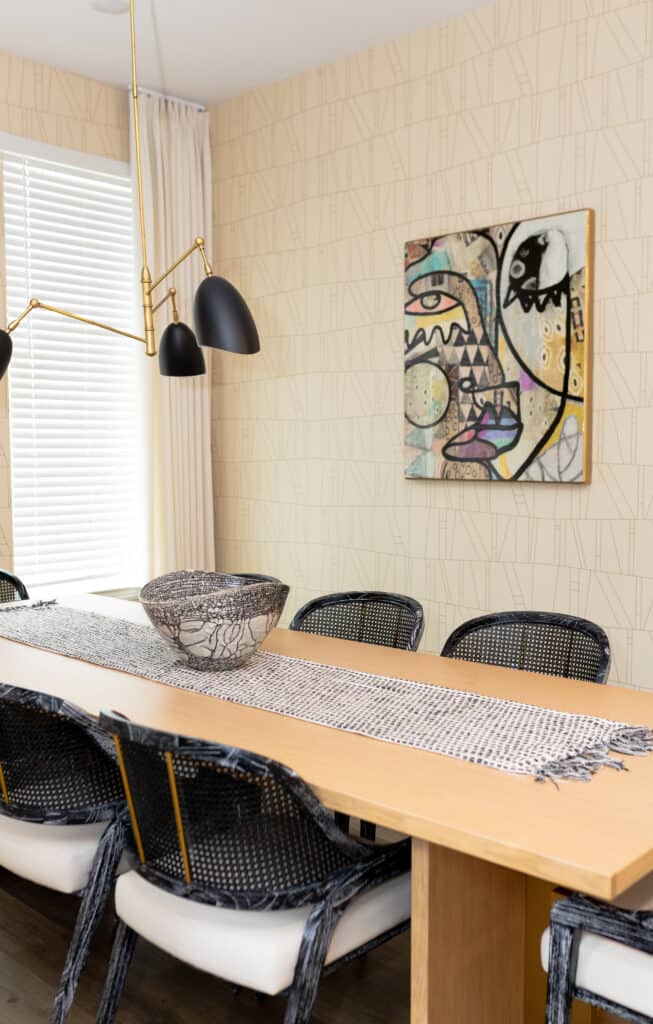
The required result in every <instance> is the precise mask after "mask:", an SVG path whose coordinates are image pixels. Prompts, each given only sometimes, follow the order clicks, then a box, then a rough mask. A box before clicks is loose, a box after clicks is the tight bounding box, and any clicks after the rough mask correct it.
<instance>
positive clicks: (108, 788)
mask: <svg viewBox="0 0 653 1024" xmlns="http://www.w3.org/2000/svg"><path fill="white" fill-rule="evenodd" d="M0 795H1V797H2V805H3V807H2V809H3V811H4V813H7V814H11V815H12V816H14V817H18V818H23V819H25V820H29V821H51V822H58V823H61V824H73V823H82V822H85V823H89V822H93V821H103V820H109V819H111V818H113V817H114V815H115V812H116V810H117V809H119V808H120V807H122V806H123V805H124V794H123V790H122V785H121V780H120V773H119V770H118V766H117V763H116V760H115V754H114V752H113V751H112V749H111V746H110V744H109V743H108V742H107V738H106V736H105V735H103V734H102V733H101V732H100V730H99V729H98V727H97V725H96V723H95V722H94V720H93V719H92V718H91V717H90V716H89V715H87V714H86V713H85V712H84V711H82V710H81V709H80V708H77V707H75V705H72V704H67V703H66V702H64V701H62V700H60V699H59V698H57V697H51V696H50V695H49V694H44V693H37V692H35V691H33V690H22V689H19V688H17V687H12V686H4V685H3V686H0Z"/></svg>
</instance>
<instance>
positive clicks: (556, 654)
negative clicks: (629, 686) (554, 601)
mask: <svg viewBox="0 0 653 1024" xmlns="http://www.w3.org/2000/svg"><path fill="white" fill-rule="evenodd" d="M442 654H443V656H444V657H446V658H461V659H463V660H464V661H476V662H482V663H483V664H486V665H503V666H505V667H507V668H518V669H524V670H526V671H528V672H542V673H544V674H546V675H553V676H565V677H566V678H568V679H583V680H585V681H587V682H592V683H605V681H606V679H607V677H608V671H609V668H610V643H609V641H608V638H607V636H606V634H605V633H604V631H603V630H602V629H601V627H600V626H597V625H596V624H595V623H593V622H589V621H588V620H587V619H579V618H576V617H575V616H573V615H559V614H556V613H555V612H500V613H498V614H496V615H482V616H480V617H479V618H477V619H470V620H469V621H468V622H464V623H463V624H462V625H461V626H459V627H458V628H457V629H455V630H454V632H453V633H452V634H451V636H450V637H449V638H448V640H447V641H446V643H445V645H444V647H443V648H442Z"/></svg>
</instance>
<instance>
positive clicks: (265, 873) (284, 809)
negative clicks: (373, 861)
mask: <svg viewBox="0 0 653 1024" xmlns="http://www.w3.org/2000/svg"><path fill="white" fill-rule="evenodd" d="M100 725H101V727H102V728H104V729H105V730H106V731H107V733H108V734H109V735H111V737H112V738H113V740H114V742H115V744H116V749H117V751H118V756H119V760H120V763H121V770H122V773H123V782H124V785H125V791H126V793H127V798H128V804H129V809H130V812H131V816H132V829H133V832H134V838H135V841H136V848H137V851H138V855H139V859H140V867H139V871H140V872H141V874H143V875H144V876H145V877H146V878H148V879H149V880H150V881H152V882H154V883H155V884H156V885H158V886H160V887H161V888H164V889H166V890H168V891H171V892H174V893H176V894H177V895H180V896H186V897H188V898H190V899H196V900H199V901H202V902H206V901H210V902H213V903H217V904H221V905H223V906H229V907H234V908H240V909H243V908H246V909H258V910H266V909H276V908H279V907H289V906H298V905H301V904H303V903H307V902H313V901H314V900H316V899H319V898H321V896H322V895H323V894H324V893H325V892H326V891H328V876H330V875H331V876H333V873H334V872H338V871H339V870H340V869H345V868H348V867H350V866H351V865H352V864H354V863H358V862H360V861H361V860H363V859H365V858H367V857H370V856H374V855H375V852H376V851H375V848H374V847H370V846H366V845H364V844H362V843H360V842H359V841H358V840H355V839H353V838H352V837H350V836H346V835H345V834H344V833H343V832H341V831H340V829H339V828H338V827H337V826H336V825H335V824H334V822H333V819H332V817H331V816H330V814H329V813H328V811H327V810H326V808H325V807H323V806H322V804H321V803H320V802H319V801H318V800H317V798H316V797H315V796H314V794H313V793H312V792H311V790H310V789H309V788H308V787H307V786H306V785H305V783H304V782H302V780H301V779H300V778H298V776H296V775H295V774H294V772H292V771H290V769H288V768H286V767H284V766H283V765H281V764H278V763H277V762H275V761H270V760H268V759H267V758H264V757H260V756H258V755H256V754H251V753H248V752H247V751H243V750H239V749H237V748H235V747H223V746H220V745H217V744H212V743H208V742H206V741H203V740H198V739H191V738H186V737H182V736H176V735H174V734H171V733H165V732H158V731H156V730H154V729H149V728H147V727H146V726H141V725H135V724H134V723H132V722H130V721H128V720H127V719H124V718H122V717H120V716H117V715H115V714H109V713H103V714H102V715H101V716H100ZM325 880H326V881H325Z"/></svg>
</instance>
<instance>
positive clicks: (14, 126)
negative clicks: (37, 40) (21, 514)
mask: <svg viewBox="0 0 653 1024" xmlns="http://www.w3.org/2000/svg"><path fill="white" fill-rule="evenodd" d="M0 132H10V133H11V134H12V135H19V136H22V137H23V138H27V139H35V140H37V141H39V142H47V143H49V144H50V145H54V146H64V147H65V148H67V149H78V150H81V151H82V152H84V153H92V154H94V155H97V156H103V157H110V158H111V159H113V160H128V159H129V110H128V99H127V92H126V91H123V90H120V89H113V88H111V87H110V86H107V85H102V84H101V83H99V82H93V81H90V80H89V79H87V78H80V77H79V76H78V75H71V74H68V73H67V72H65V71H59V70H57V69H56V68H51V67H48V66H46V65H44V64H35V63H34V62H33V61H29V60H24V59H23V58H22V57H16V56H14V55H13V54H8V53H2V52H0ZM0 171H1V166H0ZM4 259H5V247H4V236H3V230H2V203H0V320H1V321H2V324H3V326H4V324H6V322H7V317H6V315H5V314H6V309H5V294H4V289H5V273H4ZM10 312H11V314H15V313H17V312H20V310H11V311H10ZM12 563H13V559H12V527H11V486H10V467H9V409H8V392H7V378H6V377H5V379H4V380H3V381H2V382H0V568H4V569H11V568H12Z"/></svg>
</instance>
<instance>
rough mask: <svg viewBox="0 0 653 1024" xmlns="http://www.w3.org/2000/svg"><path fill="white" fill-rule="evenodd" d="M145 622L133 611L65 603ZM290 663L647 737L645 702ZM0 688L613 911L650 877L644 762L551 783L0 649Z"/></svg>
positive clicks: (532, 681)
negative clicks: (281, 767)
mask: <svg viewBox="0 0 653 1024" xmlns="http://www.w3.org/2000/svg"><path fill="white" fill-rule="evenodd" d="M65 603H67V604H69V603H70V604H72V603H77V604H78V605H79V606H80V607H87V608H93V609H94V610H97V611H104V612H106V614H118V615H120V616H123V617H125V618H135V619H136V620H137V621H142V618H141V617H142V615H143V613H142V610H141V609H140V607H139V606H138V605H129V604H128V602H122V601H121V602H116V601H114V600H112V599H107V598H84V599H83V600H81V599H80V601H77V602H73V601H68V600H66V601H65ZM265 647H266V649H267V650H270V651H276V652H278V653H281V654H286V655H290V656H293V657H300V658H307V659H310V660H313V661H317V662H322V663H324V664H331V665H339V666H342V667H347V668H353V669H361V670H363V671H367V672H377V673H382V674H385V675H390V676H397V677H400V678H406V679H414V680H418V681H419V682H424V683H432V684H440V685H445V686H449V687H452V688H454V689H462V690H472V691H474V692H476V693H482V694H489V695H491V696H496V697H503V698H506V699H512V700H520V701H525V702H528V703H532V704H539V705H541V706H542V707H550V708H555V709H558V710H563V711H571V712H584V713H589V714H593V715H598V716H602V717H605V718H611V719H615V720H618V721H623V722H627V723H629V724H640V725H647V726H651V727H653V694H648V693H642V692H637V691H633V690H626V689H623V688H620V687H613V686H597V685H594V684H589V683H581V682H574V681H570V680H565V679H559V678H556V677H553V676H544V675H537V674H533V673H526V672H517V671H513V670H510V669H504V668H495V667H490V666H485V665H476V664H472V663H467V662H462V661H454V660H450V659H446V658H440V657H438V656H435V655H430V654H419V653H417V654H414V653H408V652H405V651H395V650H391V649H388V648H385V647H374V646H370V645H367V644H358V643H351V642H348V641H342V640H334V639H331V638H325V637H317V636H312V635H309V634H305V633H295V632H290V631H288V630H283V629H278V630H275V631H274V632H273V633H272V634H271V635H270V637H268V640H267V641H266V644H265ZM0 659H1V665H2V669H1V671H0V678H1V679H2V681H4V682H8V683H14V684H16V685H21V686H28V687H32V688H34V689H39V690H43V691H46V692H49V693H54V694H57V695H59V696H61V697H65V698H66V699H68V700H70V701H74V702H75V703H77V704H79V705H81V706H83V707H84V708H86V709H87V710H88V711H90V712H92V713H97V712H98V711H99V710H100V709H102V708H111V709H115V710H118V711H121V712H123V713H124V714H126V715H128V716H129V717H130V718H132V719H133V720H134V721H138V722H143V723H146V724H147V725H150V726H152V727H155V728H159V729H167V730H170V731H175V732H180V733H186V734H190V735H193V736H198V737H201V738H204V739H209V740H214V741H218V742H222V743H226V744H232V745H235V746H240V747H243V748H246V749H250V750H254V751H256V752H258V753H260V754H264V755H265V756H267V757H272V758H275V759H277V760H279V761H282V762H284V763H285V764H287V765H289V766H290V767H292V768H293V769H295V771H297V772H298V773H299V774H300V775H301V776H302V777H303V778H304V779H305V780H306V782H308V783H309V785H310V786H312V787H313V789H314V790H315V792H316V793H317V794H318V796H319V797H320V798H321V799H322V800H323V801H324V803H326V804H327V805H329V806H330V807H332V808H334V809H336V810H340V811H344V812H346V813H349V814H352V815H355V816H357V817H360V818H365V819H368V820H371V821H375V822H377V823H379V824H381V825H385V826H387V827H388V828H392V829H397V830H399V831H402V832H405V833H407V834H409V835H411V836H413V837H414V838H417V839H422V840H426V841H428V842H430V843H435V844H438V845H440V846H445V847H448V848H450V849H452V850H455V851H459V852H461V853H467V854H471V855H472V856H474V857H476V858H479V859H481V860H485V861H490V862H493V863H496V864H499V865H502V866H504V867H508V868H512V869H513V870H515V871H519V872H522V873H524V874H527V875H531V876H535V877H538V878H543V879H546V880H548V881H551V882H554V883H557V884H561V885H565V886H568V887H570V888H578V889H581V890H583V891H585V892H587V893H590V894H592V895H595V896H600V897H604V898H610V897H613V896H615V895H617V894H618V893H619V892H621V891H623V890H624V889H625V888H627V887H628V886H629V885H631V884H633V883H634V882H636V881H637V880H639V879H640V878H641V877H643V875H645V874H646V873H648V872H649V871H651V870H653V816H652V815H651V814H649V813H648V808H649V801H650V795H651V793H653V755H651V756H647V757H641V758H626V763H627V766H628V769H629V771H628V772H616V771H612V770H610V769H607V768H605V769H602V770H601V771H600V772H599V773H598V775H596V776H595V777H594V779H593V780H592V782H590V783H580V782H566V783H562V784H561V785H560V788H559V789H556V787H555V786H554V785H552V784H550V783H541V784H538V783H536V782H535V781H534V780H532V779H530V778H525V777H521V776H514V775H509V774H506V773H504V772H500V771H496V770H493V769H490V768H483V767H480V766H478V765H473V764H470V763H468V762H465V761H459V760H456V759H454V758H449V757H442V756H439V755H436V754H431V753H427V752H424V751H419V750H414V749H410V748H405V747H401V746H398V745H395V744H392V743H385V742H381V741H378V740H372V739H368V738H366V737H363V736H359V735H356V734H352V733H346V732H340V731H338V730H334V729H329V728H325V727H322V726H316V725H312V724H309V723H307V722H302V721H298V720H296V719H292V718H287V717H285V716H282V715H276V714H273V713H270V712H266V711H259V710H257V709H255V708H249V707H244V706H241V705H237V704H230V703H228V702H226V701H222V700H218V699H217V698H215V697H207V696H202V695H199V694H194V693H191V692H188V691H185V690H181V689H177V688H175V687H172V686H166V685H163V684H160V683H156V682H153V681H151V680H146V679H142V678H140V677H138V676H132V675H128V674H125V673H122V672H116V671H113V670H109V669H104V668H101V667H99V666H95V665H91V664H88V663H86V662H83V661H77V660H75V659H71V658H66V657H63V656H61V655H55V654H51V653H49V652H46V651H42V650H38V649H35V648H30V647H27V646H25V645H22V644H19V643H15V642H13V641H9V640H5V639H1V638H0Z"/></svg>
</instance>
